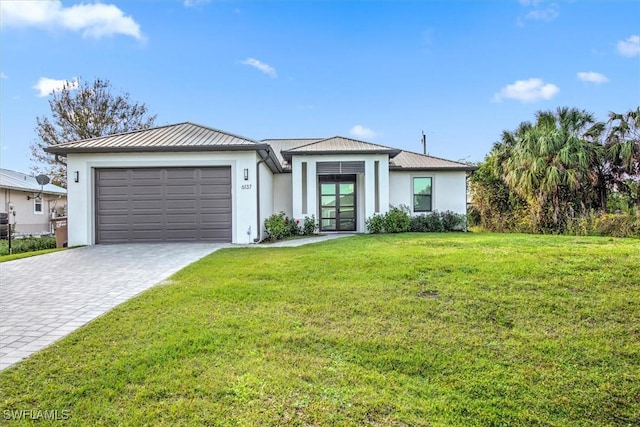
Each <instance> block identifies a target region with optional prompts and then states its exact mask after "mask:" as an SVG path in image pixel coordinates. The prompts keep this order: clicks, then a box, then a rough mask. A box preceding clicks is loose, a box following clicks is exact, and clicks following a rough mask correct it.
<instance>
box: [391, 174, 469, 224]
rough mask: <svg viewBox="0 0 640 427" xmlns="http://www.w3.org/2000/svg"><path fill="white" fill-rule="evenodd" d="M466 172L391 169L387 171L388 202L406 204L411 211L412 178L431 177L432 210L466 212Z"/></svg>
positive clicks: (396, 205) (393, 204)
mask: <svg viewBox="0 0 640 427" xmlns="http://www.w3.org/2000/svg"><path fill="white" fill-rule="evenodd" d="M466 176H467V175H466V172H464V171H451V172H449V171H425V172H421V171H406V172H405V171H402V172H399V171H391V172H390V173H389V203H390V205H391V206H395V207H398V206H400V205H407V206H409V207H410V208H411V211H412V212H413V178H414V177H431V178H432V184H431V185H432V186H433V190H432V207H433V210H434V211H436V210H437V211H439V212H443V211H452V212H456V213H460V214H466V213H467V187H466Z"/></svg>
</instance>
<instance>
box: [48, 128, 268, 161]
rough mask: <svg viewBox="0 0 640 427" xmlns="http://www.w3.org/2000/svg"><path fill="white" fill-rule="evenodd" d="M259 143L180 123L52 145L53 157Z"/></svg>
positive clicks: (222, 147) (231, 147)
mask: <svg viewBox="0 0 640 427" xmlns="http://www.w3.org/2000/svg"><path fill="white" fill-rule="evenodd" d="M256 145H260V143H259V142H257V141H254V140H253V139H250V138H245V137H243V136H238V135H234V134H231V133H228V132H223V131H221V130H218V129H214V128H210V127H207V126H202V125H198V124H195V123H190V122H186V123H179V124H175V125H168V126H160V127H156V128H151V129H141V130H137V131H134V132H127V133H120V134H116V135H108V136H103V137H98V138H91V139H84V140H81V141H73V142H66V143H63V144H58V145H53V146H50V147H48V148H47V150H46V151H48V152H50V153H54V154H62V155H66V154H67V153H83V152H116V151H168V150H171V151H183V150H189V151H191V150H194V149H197V150H201V149H216V150H220V149H224V150H226V149H242V148H248V149H255V148H256Z"/></svg>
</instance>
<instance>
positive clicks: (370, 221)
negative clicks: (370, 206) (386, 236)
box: [365, 214, 385, 234]
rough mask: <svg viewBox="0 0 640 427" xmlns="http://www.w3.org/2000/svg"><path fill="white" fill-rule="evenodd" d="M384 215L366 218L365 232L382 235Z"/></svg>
mask: <svg viewBox="0 0 640 427" xmlns="http://www.w3.org/2000/svg"><path fill="white" fill-rule="evenodd" d="M384 217H385V216H384V215H381V214H373V215H372V216H371V217H369V218H367V220H366V221H365V225H366V226H367V230H369V233H372V234H379V233H384V231H385V229H384V223H385V220H384Z"/></svg>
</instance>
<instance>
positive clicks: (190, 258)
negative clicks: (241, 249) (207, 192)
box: [0, 243, 229, 370]
mask: <svg viewBox="0 0 640 427" xmlns="http://www.w3.org/2000/svg"><path fill="white" fill-rule="evenodd" d="M227 246H229V245H223V244H211V243H170V244H122V245H97V246H86V247H82V248H77V249H69V250H66V251H61V252H54V253H50V254H46V255H40V256H36V257H31V258H23V259H19V260H15V261H8V262H3V263H0V370H3V369H5V368H7V367H9V366H11V365H13V364H14V363H16V362H18V361H20V360H22V359H24V358H26V357H28V356H30V355H31V354H33V353H35V352H36V351H38V350H41V349H43V348H44V347H46V346H48V345H49V344H52V343H53V342H55V341H57V340H58V339H60V338H62V337H63V336H65V335H67V334H69V333H71V332H73V331H74V330H76V329H78V328H79V327H81V326H83V325H85V324H86V323H88V322H90V321H91V320H93V319H95V318H96V317H98V316H100V315H102V314H104V313H106V312H107V311H109V310H111V309H112V308H114V307H115V306H117V305H119V304H121V303H123V302H125V301H126V300H128V299H129V298H131V297H133V296H135V295H137V294H139V293H140V292H142V291H144V290H146V289H148V288H150V287H151V286H153V285H155V284H157V283H160V282H162V281H163V280H165V279H166V278H168V277H169V276H171V275H172V274H173V273H175V272H177V271H178V270H180V269H182V268H183V267H186V266H187V265H189V264H191V263H193V262H195V261H197V260H199V259H200V258H202V257H204V256H205V255H208V254H210V253H212V252H214V251H216V250H218V249H220V248H222V247H227Z"/></svg>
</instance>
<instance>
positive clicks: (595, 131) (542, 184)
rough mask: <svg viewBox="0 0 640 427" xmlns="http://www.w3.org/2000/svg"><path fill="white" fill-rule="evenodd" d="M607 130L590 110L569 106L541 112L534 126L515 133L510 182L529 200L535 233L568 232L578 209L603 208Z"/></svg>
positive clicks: (525, 125)
mask: <svg viewBox="0 0 640 427" xmlns="http://www.w3.org/2000/svg"><path fill="white" fill-rule="evenodd" d="M602 128H603V126H602V124H601V123H598V122H596V120H595V119H594V117H593V116H592V115H591V114H590V113H588V112H586V111H584V110H578V109H570V108H566V107H563V108H559V109H558V110H557V111H556V112H555V113H554V112H551V111H541V112H538V113H537V114H536V121H535V123H534V124H529V123H523V124H521V125H520V127H519V128H518V129H517V130H516V131H515V132H514V134H513V139H514V142H515V143H514V145H513V148H512V150H511V154H512V155H511V156H510V157H509V158H507V159H506V160H505V161H504V162H503V164H502V167H503V170H504V180H505V182H506V183H507V184H508V185H509V187H510V188H512V189H513V190H514V191H516V192H517V193H518V194H520V195H521V196H522V197H523V198H525V199H526V200H527V201H528V202H529V204H530V207H531V214H532V220H533V225H534V229H535V230H534V231H545V230H548V231H562V230H563V228H564V226H565V224H566V220H567V218H569V217H572V216H574V215H575V214H576V211H578V210H579V211H580V212H581V213H584V212H586V211H587V210H588V209H590V208H594V207H601V206H602V204H603V199H602V198H601V197H599V195H598V194H597V192H595V191H594V184H595V183H597V182H598V181H599V180H600V176H599V172H598V167H597V165H599V164H600V163H601V160H602V155H603V154H602V146H601V145H600V144H599V143H598V138H599V135H600V133H601V131H602ZM605 199H606V198H605Z"/></svg>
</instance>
